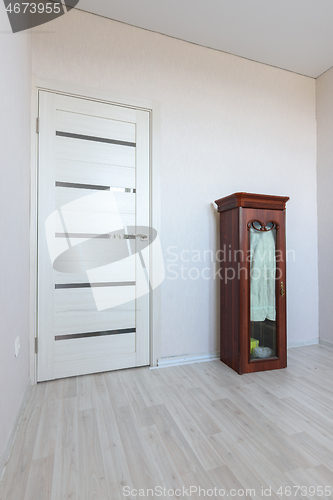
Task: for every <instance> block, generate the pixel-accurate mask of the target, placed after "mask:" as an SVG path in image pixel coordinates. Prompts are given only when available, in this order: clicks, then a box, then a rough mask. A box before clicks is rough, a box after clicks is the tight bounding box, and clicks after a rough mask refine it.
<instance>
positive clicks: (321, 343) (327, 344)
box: [319, 339, 333, 348]
mask: <svg viewBox="0 0 333 500" xmlns="http://www.w3.org/2000/svg"><path fill="white" fill-rule="evenodd" d="M319 344H320V345H324V346H325V347H332V348H333V342H330V341H329V340H322V339H319Z"/></svg>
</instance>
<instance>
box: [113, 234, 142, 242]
mask: <svg viewBox="0 0 333 500" xmlns="http://www.w3.org/2000/svg"><path fill="white" fill-rule="evenodd" d="M109 238H110V239H115V240H135V238H140V239H141V241H147V240H148V234H140V233H139V234H123V233H120V234H115V233H110V234H109Z"/></svg>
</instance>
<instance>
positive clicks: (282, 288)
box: [280, 281, 285, 297]
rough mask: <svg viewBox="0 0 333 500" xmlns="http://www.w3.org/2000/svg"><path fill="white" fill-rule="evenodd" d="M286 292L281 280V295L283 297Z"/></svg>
mask: <svg viewBox="0 0 333 500" xmlns="http://www.w3.org/2000/svg"><path fill="white" fill-rule="evenodd" d="M284 293H285V292H284V286H283V281H281V288H280V295H281V297H283V296H284Z"/></svg>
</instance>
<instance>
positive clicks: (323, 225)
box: [317, 69, 333, 345]
mask: <svg viewBox="0 0 333 500" xmlns="http://www.w3.org/2000/svg"><path fill="white" fill-rule="evenodd" d="M317 137H318V143H317V144H318V146H317V158H318V159H317V165H318V166H317V172H318V174H317V175H318V177H317V189H318V191H317V196H318V241H319V245H318V251H319V331H320V339H321V340H323V341H326V342H330V343H332V345H333V328H332V325H333V307H332V283H333V259H332V246H331V245H333V232H332V230H331V214H332V211H333V196H332V183H333V69H330V70H329V71H327V72H326V73H324V74H323V75H322V76H320V77H319V78H318V79H317Z"/></svg>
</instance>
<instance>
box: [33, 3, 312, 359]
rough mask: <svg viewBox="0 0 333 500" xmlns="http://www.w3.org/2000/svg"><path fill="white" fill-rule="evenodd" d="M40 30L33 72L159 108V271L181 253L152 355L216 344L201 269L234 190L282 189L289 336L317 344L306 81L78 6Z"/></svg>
mask: <svg viewBox="0 0 333 500" xmlns="http://www.w3.org/2000/svg"><path fill="white" fill-rule="evenodd" d="M38 31H44V33H43V35H40V34H38V35H36V36H35V37H34V43H33V73H34V74H36V76H39V77H44V78H49V79H53V80H62V81H65V82H69V83H73V84H84V85H86V86H89V87H92V88H98V89H103V90H109V91H113V92H117V93H120V94H123V95H125V96H128V97H134V98H144V99H151V100H154V101H155V102H156V103H157V105H158V106H159V109H160V116H161V124H160V129H161V138H160V143H161V151H160V158H161V163H160V169H161V220H162V230H161V240H162V248H163V251H164V255H165V259H166V264H167V266H169V265H170V264H172V263H171V260H174V259H175V258H176V257H174V256H171V255H170V252H169V251H168V249H169V250H170V248H169V247H170V246H174V247H176V249H175V248H174V249H172V251H173V253H176V256H177V257H178V261H177V262H175V263H173V264H175V267H172V268H171V270H173V271H176V273H177V277H176V279H172V278H175V274H174V273H172V272H171V271H170V270H167V278H166V280H165V282H164V283H163V284H162V289H161V296H162V304H161V320H162V332H161V336H162V338H161V346H162V351H161V355H162V356H163V357H167V356H175V355H183V354H199V353H208V352H214V351H217V350H218V349H219V345H218V344H219V337H218V319H217V314H216V311H217V296H218V295H217V286H216V282H214V280H212V279H205V277H206V276H209V273H208V271H206V272H205V275H204V276H205V277H202V275H201V272H202V270H203V269H204V268H206V267H209V268H210V270H211V272H210V276H212V275H213V272H212V271H213V264H212V263H210V261H207V260H206V262H204V261H203V259H204V251H205V250H209V249H212V250H215V249H216V240H217V238H216V218H215V216H214V210H213V207H212V202H213V201H214V200H215V199H217V198H221V197H222V196H226V195H228V194H231V193H233V192H235V191H248V192H258V193H264V194H276V195H287V196H290V198H291V199H290V202H289V203H288V204H287V244H288V248H289V249H292V250H294V251H295V254H296V257H295V262H293V261H292V259H291V260H290V262H289V263H288V304H289V307H288V340H289V342H290V343H297V342H311V341H315V340H314V339H318V263H317V199H316V119H315V80H314V79H311V78H306V77H303V76H300V75H297V74H293V73H290V72H288V71H283V70H279V69H276V68H272V67H270V66H265V65H263V64H258V63H255V62H252V61H248V60H245V59H242V58H240V57H235V56H232V55H229V54H225V53H222V52H218V51H214V50H211V49H207V48H204V47H199V46H196V45H193V44H190V43H186V42H183V41H180V40H176V39H173V38H168V37H166V36H163V35H159V34H156V33H151V32H148V31H145V30H141V29H138V28H134V27H132V26H128V25H125V24H122V23H117V22H115V21H111V20H109V19H105V18H101V17H98V16H93V15H91V14H88V13H85V12H81V11H72V12H71V13H70V14H68V15H66V16H63V17H61V18H59V19H57V20H56V21H54V22H53V23H52V30H51V27H50V25H49V24H48V25H44V26H42V27H40V28H38ZM305 228H311V235H310V237H309V238H308V239H307V240H306V241H305V237H304V234H305ZM182 250H188V251H189V252H190V253H187V254H185V255H184V257H185V259H188V258H189V256H190V258H191V257H192V256H194V257H195V258H197V259H198V257H199V258H201V262H200V261H199V262H193V261H192V260H190V262H182V260H181V255H180V254H181V251H182ZM193 251H196V254H192V252H193ZM181 266H183V267H184V268H186V269H185V271H183V276H184V278H185V279H183V278H182V277H181V269H180V267H181ZM191 268H195V269H194V271H192V272H191V276H192V277H195V276H196V275H197V271H196V269H197V270H198V271H199V274H200V278H199V279H191V277H189V272H190V269H191ZM169 269H170V268H169ZM309 290H311V293H309Z"/></svg>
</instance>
